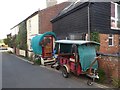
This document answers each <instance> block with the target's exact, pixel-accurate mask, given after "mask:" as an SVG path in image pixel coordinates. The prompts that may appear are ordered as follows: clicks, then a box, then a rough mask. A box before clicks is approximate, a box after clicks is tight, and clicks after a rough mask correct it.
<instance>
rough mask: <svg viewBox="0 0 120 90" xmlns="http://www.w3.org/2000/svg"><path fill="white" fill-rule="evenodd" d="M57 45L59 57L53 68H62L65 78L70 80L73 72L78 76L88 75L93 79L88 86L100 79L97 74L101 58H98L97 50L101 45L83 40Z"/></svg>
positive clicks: (64, 41) (63, 42)
mask: <svg viewBox="0 0 120 90" xmlns="http://www.w3.org/2000/svg"><path fill="white" fill-rule="evenodd" d="M55 43H56V46H55V48H56V51H57V54H58V56H57V58H56V62H55V63H54V64H53V65H52V66H51V67H55V68H56V69H60V68H61V70H62V75H63V77H65V78H68V77H69V74H70V73H71V72H72V73H74V74H76V75H80V74H86V75H87V76H89V77H91V81H88V82H87V84H88V85H92V84H93V82H94V80H95V79H96V78H97V79H98V78H99V76H98V73H97V72H96V70H97V68H98V63H97V60H98V59H99V57H96V49H95V47H96V46H98V45H99V43H97V42H94V41H82V40H57V41H55Z"/></svg>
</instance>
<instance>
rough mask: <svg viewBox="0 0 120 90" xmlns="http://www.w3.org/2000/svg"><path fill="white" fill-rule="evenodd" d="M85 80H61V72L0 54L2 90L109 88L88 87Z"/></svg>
mask: <svg viewBox="0 0 120 90" xmlns="http://www.w3.org/2000/svg"><path fill="white" fill-rule="evenodd" d="M86 83H87V79H85V78H80V77H75V76H73V75H71V76H70V78H63V77H62V75H61V71H58V70H56V69H53V68H50V67H49V66H42V65H40V66H39V65H32V63H31V62H29V61H28V60H26V59H23V58H21V57H18V56H16V55H14V54H8V53H2V87H3V88H102V89H111V88H110V87H107V86H104V85H101V84H97V83H94V85H93V86H88V85H87V84H86Z"/></svg>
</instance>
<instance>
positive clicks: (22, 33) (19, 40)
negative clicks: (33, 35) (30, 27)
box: [15, 22, 27, 50]
mask: <svg viewBox="0 0 120 90" xmlns="http://www.w3.org/2000/svg"><path fill="white" fill-rule="evenodd" d="M15 42H16V46H17V48H19V49H23V50H27V29H26V22H22V23H21V24H20V25H19V32H18V35H17V37H16V40H15Z"/></svg>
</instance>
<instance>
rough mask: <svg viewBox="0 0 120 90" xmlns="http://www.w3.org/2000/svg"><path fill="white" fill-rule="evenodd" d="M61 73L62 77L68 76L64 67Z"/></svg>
mask: <svg viewBox="0 0 120 90" xmlns="http://www.w3.org/2000/svg"><path fill="white" fill-rule="evenodd" d="M62 75H63V77H64V78H68V76H69V73H68V72H67V69H66V68H65V67H63V68H62Z"/></svg>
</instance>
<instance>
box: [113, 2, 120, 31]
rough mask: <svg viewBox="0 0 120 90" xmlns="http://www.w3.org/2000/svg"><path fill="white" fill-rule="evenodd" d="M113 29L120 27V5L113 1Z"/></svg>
mask: <svg viewBox="0 0 120 90" xmlns="http://www.w3.org/2000/svg"><path fill="white" fill-rule="evenodd" d="M111 29H120V5H119V4H117V3H113V2H112V3H111Z"/></svg>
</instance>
